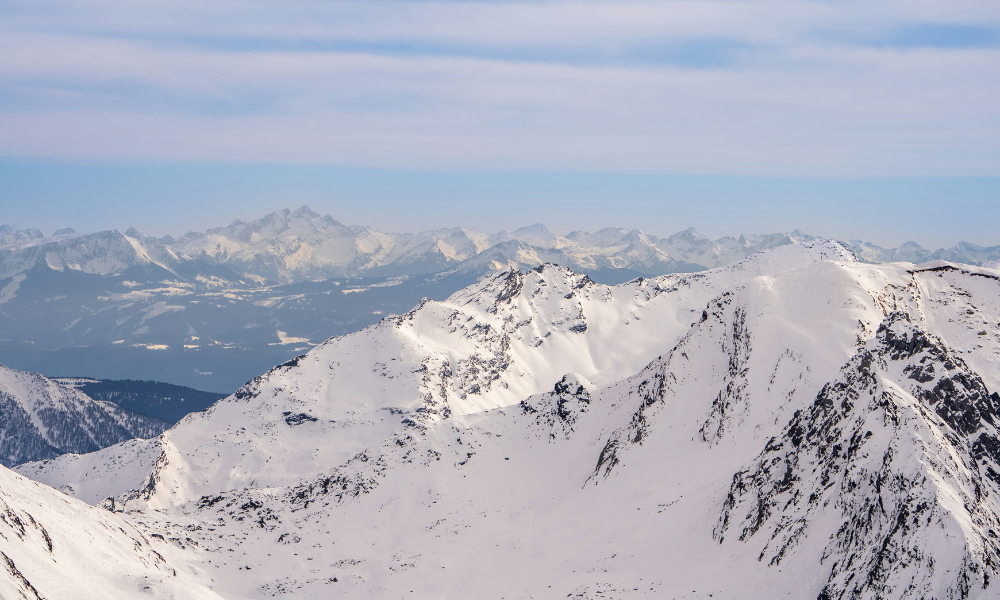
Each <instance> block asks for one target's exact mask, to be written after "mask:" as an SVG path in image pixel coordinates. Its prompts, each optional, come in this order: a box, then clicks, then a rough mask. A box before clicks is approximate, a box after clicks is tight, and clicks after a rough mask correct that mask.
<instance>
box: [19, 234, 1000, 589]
mask: <svg viewBox="0 0 1000 600" xmlns="http://www.w3.org/2000/svg"><path fill="white" fill-rule="evenodd" d="M998 364H1000V272H998V271H996V270H993V269H989V268H981V267H968V266H965V265H954V264H950V263H930V264H925V265H918V266H914V265H912V264H904V263H896V264H891V265H870V264H862V263H859V262H858V261H857V259H856V258H855V257H854V255H853V254H852V253H851V252H850V251H848V250H846V249H845V248H844V247H843V246H841V245H839V244H836V243H831V242H821V243H805V244H798V245H794V246H782V247H779V248H776V249H773V250H770V251H767V252H764V253H760V254H755V255H752V256H751V257H749V258H747V259H746V260H744V261H741V262H740V263H737V264H734V265H730V266H728V267H724V268H721V269H716V270H713V271H708V272H704V273H699V274H695V275H684V276H667V277H661V278H656V279H650V280H643V281H635V282H632V283H629V284H624V285H621V286H614V287H608V286H601V285H597V284H594V283H593V282H590V281H588V280H587V279H586V278H585V277H584V276H581V275H576V274H574V273H572V272H570V271H569V270H567V269H563V268H557V267H553V266H545V267H543V268H541V269H538V270H537V271H531V272H528V273H518V272H509V273H504V274H502V275H500V276H496V277H492V278H489V279H487V280H484V281H482V282H480V283H479V284H477V285H475V286H472V287H470V288H468V289H466V290H463V291H462V292H460V293H458V294H456V295H454V296H452V297H451V298H449V299H448V300H447V301H445V302H425V303H423V304H422V305H421V306H419V307H418V308H416V309H414V311H412V312H411V313H409V314H407V315H403V316H400V317H390V318H387V319H385V320H383V321H382V322H381V323H379V324H378V325H375V326H372V327H370V328H368V329H366V330H364V331H361V332H359V333H357V334H352V335H348V336H345V337H342V338H336V339H332V340H330V341H328V342H327V343H325V344H323V345H321V346H319V347H317V348H315V349H313V350H312V351H310V352H309V353H308V354H306V355H304V356H302V357H300V358H298V359H296V360H294V361H290V362H289V363H286V364H285V365H282V366H279V367H276V368H275V369H273V370H272V371H270V372H269V373H267V374H265V375H262V376H261V377H259V378H257V379H255V380H254V381H252V382H250V383H249V384H247V385H246V386H245V387H243V388H242V389H241V390H239V391H238V392H237V393H236V394H234V395H233V396H231V397H230V398H228V399H226V400H223V401H221V402H219V403H218V404H216V405H215V406H214V407H213V408H212V409H210V410H209V411H206V412H204V413H197V414H192V415H189V416H188V417H186V418H185V419H183V420H182V421H181V422H179V423H178V424H177V425H176V426H175V427H174V428H172V429H171V430H169V431H167V432H166V433H164V434H163V435H162V436H160V438H158V440H156V441H155V442H150V443H148V444H136V443H132V444H131V445H129V444H122V445H118V446H115V447H112V448H108V449H105V450H102V451H99V452H95V453H92V454H88V455H83V456H79V457H60V458H57V459H54V460H52V461H48V462H46V463H41V464H39V463H35V464H30V465H24V466H23V467H20V468H19V470H20V471H21V472H24V473H28V472H30V473H31V474H32V476H33V477H37V478H39V479H40V480H42V481H45V482H47V483H49V484H50V485H53V486H56V487H59V486H60V485H64V486H65V485H66V484H72V486H73V487H75V488H78V489H81V490H86V494H85V496H86V499H87V500H88V501H90V502H95V503H96V502H100V503H101V504H102V506H104V507H105V508H108V509H111V510H115V511H123V510H124V511H127V512H124V513H121V518H122V519H126V520H128V521H129V522H131V523H133V524H134V525H135V527H136V528H137V529H138V530H140V531H145V532H157V533H159V534H160V535H162V536H164V538H165V539H170V538H175V539H186V538H190V541H189V542H188V544H187V547H186V549H185V550H183V551H179V552H177V553H176V555H177V558H176V559H175V560H181V561H184V564H185V565H187V567H188V568H189V569H191V570H198V569H204V570H205V571H206V572H207V573H209V574H211V576H212V579H213V586H214V589H215V590H217V591H219V592H220V594H221V595H223V596H224V597H227V598H270V597H280V596H283V595H292V596H293V597H296V598H299V597H301V598H329V597H349V598H361V597H372V598H386V597H390V598H396V597H420V598H427V597H434V598H525V599H527V598H555V597H560V598H565V597H575V598H639V597H649V598H673V597H678V598H679V597H686V598H709V597H711V598H741V599H742V598H750V599H756V598H759V599H770V598H778V597H787V598H817V599H822V600H828V599H832V598H838V599H839V598H949V599H958V598H991V597H996V594H997V589H996V585H997V584H996V583H995V580H996V577H997V569H998V568H1000V545H998V543H997V538H996V535H997V533H996V532H998V531H1000V522H998V515H1000V503H998V494H1000V475H998V473H1000V432H998V430H997V426H998V424H1000V395H998V393H997V390H998V389H1000V370H998ZM129 456H134V457H136V458H135V462H134V463H130V459H129V458H128V457H129ZM154 456H155V457H156V458H153V457H154ZM123 464H141V465H143V467H144V468H145V469H146V474H145V475H143V476H141V481H138V482H137V481H136V477H137V476H138V475H139V473H138V472H136V471H133V472H130V473H128V474H127V476H123V477H116V476H115V475H116V472H117V471H119V470H121V465H123ZM140 470H141V469H140ZM64 489H65V488H64ZM80 497H81V498H82V497H84V495H81V496H80ZM104 497H106V498H107V499H104V500H101V498H104ZM195 542H196V543H197V545H195ZM179 570H180V569H179Z"/></svg>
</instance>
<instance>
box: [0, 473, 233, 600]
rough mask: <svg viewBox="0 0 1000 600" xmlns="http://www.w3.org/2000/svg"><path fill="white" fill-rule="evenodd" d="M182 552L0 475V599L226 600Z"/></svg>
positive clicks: (42, 488)
mask: <svg viewBox="0 0 1000 600" xmlns="http://www.w3.org/2000/svg"><path fill="white" fill-rule="evenodd" d="M181 545H183V540H177V541H173V540H171V541H168V540H166V539H164V538H163V536H161V535H159V534H156V535H151V534H150V532H148V531H143V530H142V529H140V528H137V527H136V526H135V525H133V524H132V523H130V522H129V521H128V520H127V519H123V518H121V517H120V516H119V515H115V514H112V513H109V512H107V511H104V510H101V509H99V508H94V507H91V506H87V505H86V504H84V503H83V502H80V501H79V500H74V499H73V498H68V497H66V496H65V495H63V494H60V493H59V492H56V491H55V490H53V489H51V488H48V487H46V486H44V485H41V484H39V483H35V482H34V481H31V480H30V479H25V478H24V477H21V476H20V475H18V474H16V473H13V472H11V471H10V470H8V469H6V468H4V467H0V598H4V599H5V600H7V599H10V600H15V599H24V600H38V599H40V598H48V599H50V600H54V599H60V598H67V599H70V598H72V599H74V600H77V599H78V600H107V599H109V598H123V599H124V598H162V599H163V600H168V599H169V600H188V599H189V600H213V599H219V600H221V598H222V596H219V595H218V594H216V593H215V592H213V591H212V590H211V589H210V588H209V585H210V584H211V579H210V577H208V576H204V575H201V574H200V573H199V570H198V569H196V568H193V567H192V566H190V565H186V564H183V562H174V561H173V560H172V556H173V555H174V554H176V553H178V552H180V550H179V548H180V546H181ZM195 552H196V550H195V549H193V548H191V549H189V551H188V552H186V553H185V554H187V555H190V554H192V553H195ZM184 558H189V556H185V557H184ZM205 584H209V585H205Z"/></svg>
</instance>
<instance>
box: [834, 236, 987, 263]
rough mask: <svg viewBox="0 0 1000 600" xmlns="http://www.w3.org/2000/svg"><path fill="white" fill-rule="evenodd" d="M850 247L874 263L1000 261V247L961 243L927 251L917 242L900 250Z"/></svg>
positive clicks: (852, 244) (861, 244)
mask: <svg viewBox="0 0 1000 600" xmlns="http://www.w3.org/2000/svg"><path fill="white" fill-rule="evenodd" d="M848 247H849V248H850V249H851V250H853V251H854V253H855V254H857V255H858V257H860V258H861V259H862V260H865V261H867V262H873V263H885V262H897V261H902V262H912V263H923V262H929V261H932V260H947V261H951V262H957V263H964V264H969V265H986V263H989V262H991V261H997V260H1000V246H988V247H987V246H977V245H975V244H970V243H968V242H959V243H957V244H955V245H954V246H952V247H950V248H938V249H937V250H927V249H925V248H923V247H922V246H921V245H920V244H918V243H916V242H906V243H904V244H903V245H901V246H899V247H898V248H882V247H880V246H876V245H875V244H872V243H870V242H863V241H861V240H851V241H850V243H849V244H848Z"/></svg>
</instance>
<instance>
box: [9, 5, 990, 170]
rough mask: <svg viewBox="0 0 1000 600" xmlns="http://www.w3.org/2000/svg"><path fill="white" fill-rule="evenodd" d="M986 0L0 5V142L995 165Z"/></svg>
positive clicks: (329, 155) (34, 152) (221, 150)
mask: <svg viewBox="0 0 1000 600" xmlns="http://www.w3.org/2000/svg"><path fill="white" fill-rule="evenodd" d="M997 32H1000V6H998V5H997V3H995V2H955V3H948V5H944V3H939V2H933V3H932V2H924V1H918V2H905V3H904V2H864V3H862V2H848V3H836V4H834V3H825V2H803V1H789V0H751V1H747V0H731V1H710V2H690V1H688V2H672V1H661V2H617V1H611V0H606V1H602V0H592V1H584V2H544V1H541V2H513V3H512V2H422V1H419V0H410V1H404V2H381V1H372V0H367V1H364V2H313V1H298V0H293V1H283V2H276V1H268V0H223V1H213V2H207V1H175V2H159V1H147V2H134V1H132V2H119V1H115V0H105V1H100V0H97V1H92V2H46V1H40V2H32V3H2V4H0V154H6V155H21V156H44V157H81V158H99V159H133V158H147V159H206V160H213V159H214V160H258V161H279V162H319V163H338V164H358V165H377V166H403V167H422V168H426V167H433V168H441V167H447V168H462V167H475V168H484V167H499V168H543V169H544V168H571V169H593V168H602V169H605V170H640V171H667V172H692V173H695V172H701V173H705V172H719V173H744V174H770V175H815V174H822V175H828V174H833V175H881V174H893V175H898V174H901V175H906V174H921V175H926V174H996V172H997V170H998V167H997V165H1000V160H998V159H1000V144H998V142H1000V139H998V133H1000V118H998V117H1000V110H998V109H997V106H996V104H997V103H996V98H997V97H1000V94H998V92H1000V77H998V67H997V65H998V64H1000V43H998V34H997Z"/></svg>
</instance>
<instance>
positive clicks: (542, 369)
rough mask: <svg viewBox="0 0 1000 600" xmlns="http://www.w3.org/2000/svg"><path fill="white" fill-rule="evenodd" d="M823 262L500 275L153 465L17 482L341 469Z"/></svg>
mask: <svg viewBox="0 0 1000 600" xmlns="http://www.w3.org/2000/svg"><path fill="white" fill-rule="evenodd" d="M825 259H840V260H848V261H851V260H853V257H852V255H851V254H850V253H849V252H847V251H845V250H844V249H843V247H841V246H840V245H838V244H836V243H820V244H809V245H803V246H787V247H782V248H779V249H777V250H774V251H772V252H771V253H768V254H759V255H755V256H753V257H751V258H749V259H747V260H745V261H742V262H740V263H737V264H735V265H730V266H728V267H724V268H721V269H717V270H715V271H712V272H709V273H705V274H701V273H699V274H690V275H672V276H666V277H661V278H657V279H650V280H637V281H634V282H632V283H628V284H624V285H621V286H604V285H599V284H595V283H594V282H592V281H590V280H589V279H588V278H587V277H586V276H585V275H578V274H575V273H573V272H571V271H570V270H568V269H566V268H561V267H556V266H553V265H548V266H544V267H541V268H539V269H536V270H533V271H529V272H528V273H524V274H522V273H520V272H518V271H512V272H506V273H502V274H499V275H497V276H494V277H492V278H487V279H485V280H483V281H482V282H480V283H479V284H477V285H474V286H471V287H469V288H467V289H466V290H463V291H461V292H459V293H457V294H455V295H454V296H452V297H451V298H449V299H448V300H446V301H444V302H430V301H427V302H424V303H422V304H421V305H420V306H418V307H417V308H415V309H414V310H413V311H411V312H410V313H409V314H407V315H403V316H400V317H390V318H387V319H384V320H383V321H382V322H380V323H379V324H377V325H375V326H373V327H369V328H367V329H365V330H363V331H361V332H358V333H355V334H351V335H348V336H344V337H341V338H335V339H332V340H330V341H328V342H326V343H325V344H323V345H321V346H319V347H317V348H316V349H314V350H313V351H311V352H310V353H309V354H307V355H305V356H303V357H300V358H298V359H295V360H293V361H291V362H289V363H286V364H285V365H282V366H279V367H277V368H275V369H274V370H272V371H271V372H269V373H268V374H266V375H264V376H261V377H258V378H257V379H255V380H253V381H251V382H250V383H249V384H247V385H246V386H244V387H243V388H242V389H240V390H239V391H237V392H236V394H234V395H233V396H231V397H230V398H227V399H226V400H224V401H222V402H220V403H218V404H216V405H215V406H214V407H213V408H211V409H210V410H208V411H206V412H204V413H197V414H195V415H191V416H189V417H187V418H186V419H184V420H182V421H181V422H180V423H178V424H177V425H176V426H175V427H173V428H172V429H171V430H170V431H168V432H167V433H166V434H164V435H163V436H162V437H161V438H160V439H159V440H158V441H156V442H153V443H154V444H156V445H157V446H159V449H160V454H159V455H157V453H156V452H154V451H152V450H151V449H150V447H149V445H148V444H132V443H130V444H127V445H126V446H125V447H123V448H118V447H115V448H109V449H107V450H106V451H105V452H103V453H98V454H93V455H89V456H87V457H85V458H82V459H77V458H74V457H66V458H63V459H59V460H55V461H50V462H49V463H46V464H43V465H29V466H26V467H25V468H24V469H22V470H21V472H22V473H25V474H27V475H29V476H31V477H34V478H36V479H38V480H40V481H43V482H45V483H48V484H50V485H53V486H54V487H58V488H60V489H65V490H67V491H69V490H74V493H76V494H77V497H79V498H82V499H84V500H86V501H88V502H98V501H100V500H101V499H103V498H105V497H108V496H118V495H120V494H123V493H124V492H126V491H129V490H133V489H136V488H142V489H143V491H142V492H141V495H142V500H149V501H150V505H151V506H156V507H164V506H169V505H172V504H176V503H180V502H187V501H190V500H194V499H197V498H198V497H200V496H202V495H204V494H208V493H212V492H214V491H218V490H225V489H232V488H240V487H267V486H274V485H288V484H291V483H294V482H297V481H299V480H300V479H301V478H303V477H307V476H310V475H313V474H316V473H319V472H321V471H322V470H324V469H326V468H328V466H329V464H330V463H331V462H334V463H342V462H344V461H346V460H348V459H349V458H350V457H352V456H354V455H355V454H357V453H358V452H359V451H361V450H363V449H364V448H366V447H368V446H369V445H371V444H373V443H376V442H378V441H379V440H383V439H385V438H386V437H387V436H389V435H390V434H391V433H392V431H393V430H394V428H397V427H398V426H399V425H400V422H402V421H412V422H421V423H422V422H424V421H428V420H439V419H443V418H448V417H449V416H450V415H461V414H470V413H476V412H480V411H482V410H486V409H490V408H496V407H503V406H509V405H513V404H517V403H518V402H520V401H521V400H522V399H524V398H526V397H528V396H529V395H532V394H536V393H539V392H542V391H544V390H547V389H551V387H552V385H553V383H554V382H556V381H558V380H559V379H560V378H561V377H562V376H563V375H564V374H565V373H568V372H576V373H579V374H580V375H582V376H584V377H586V378H588V379H589V380H591V381H593V382H594V383H596V384H606V383H610V382H613V381H616V380H618V379H621V378H622V377H625V376H627V375H630V374H632V373H634V372H636V371H637V370H639V369H640V368H642V366H643V365H645V364H646V363H648V362H649V360H650V359H652V358H653V357H655V356H656V355H657V354H658V353H659V352H662V351H663V350H665V349H667V348H669V347H670V344H672V343H673V341H674V340H675V339H677V338H678V337H679V336H680V335H682V334H683V333H684V332H685V331H686V330H687V329H688V327H690V325H691V323H693V322H695V321H697V320H698V318H699V317H700V314H701V310H702V308H703V307H704V306H705V303H706V302H707V301H708V300H709V299H710V298H711V297H713V296H714V295H716V294H717V293H718V292H719V291H720V290H722V289H725V288H727V287H729V286H730V285H732V284H733V283H734V282H739V281H743V280H746V279H748V278H751V277H756V276H758V275H760V274H761V273H768V272H772V271H780V270H783V269H787V268H794V267H798V266H803V265H809V264H814V263H816V262H817V261H822V260H825ZM306 431H308V432H309V434H308V435H304V432H306ZM345 431H349V432H350V433H349V434H345ZM130 454H134V458H129V456H130ZM81 461H83V463H84V464H89V465H90V466H89V467H87V468H82V467H81V465H80V462H81ZM122 464H130V465H136V464H140V465H141V466H142V468H141V469H136V468H134V467H130V468H128V469H121V468H120V465H122ZM154 464H155V469H154ZM143 469H145V470H147V472H148V473H153V472H154V470H155V473H153V475H152V476H153V479H154V480H155V482H156V483H155V485H147V483H148V482H143V481H139V480H137V479H136V474H137V472H139V471H142V470H143ZM98 480H100V481H101V483H100V484H97V483H96V482H97V481H98ZM147 496H148V497H147Z"/></svg>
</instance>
